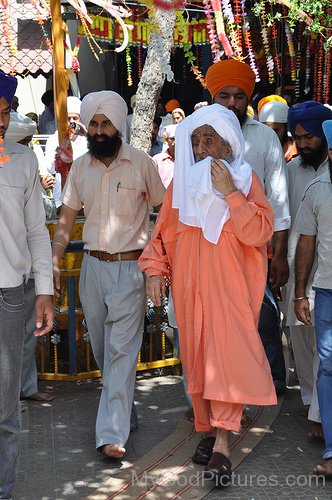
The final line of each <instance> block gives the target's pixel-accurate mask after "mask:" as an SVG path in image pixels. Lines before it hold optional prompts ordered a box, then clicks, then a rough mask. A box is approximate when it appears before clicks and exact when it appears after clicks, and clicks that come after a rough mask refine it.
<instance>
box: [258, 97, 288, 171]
mask: <svg viewBox="0 0 332 500" xmlns="http://www.w3.org/2000/svg"><path fill="white" fill-rule="evenodd" d="M269 97H273V96H267V97H265V98H264V99H261V100H260V101H259V103H258V110H259V111H258V118H259V121H260V122H261V123H264V125H267V126H268V127H270V128H272V130H274V131H275V133H276V134H277V136H278V137H279V141H280V144H281V146H282V150H283V152H284V156H285V161H286V163H288V162H289V161H290V160H292V159H293V158H295V157H296V156H297V155H298V151H297V148H296V143H295V141H294V139H292V137H290V136H289V135H288V126H287V116H288V109H289V107H288V104H286V102H282V101H271V100H270V101H265V100H266V99H268V98H269ZM276 97H278V96H276ZM264 101H265V102H264Z"/></svg>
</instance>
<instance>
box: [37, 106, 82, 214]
mask: <svg viewBox="0 0 332 500" xmlns="http://www.w3.org/2000/svg"><path fill="white" fill-rule="evenodd" d="M80 108H81V101H80V99H79V98H78V97H74V96H69V97H67V111H68V128H69V129H70V134H69V140H70V144H71V148H72V152H73V160H76V158H79V157H80V156H82V155H84V154H85V153H86V152H87V150H88V147H87V141H86V128H85V126H84V125H83V123H82V122H81V117H80ZM58 146H59V141H58V131H57V130H56V131H55V132H54V134H52V135H50V137H49V138H48V139H47V142H46V147H45V167H46V169H47V171H48V172H49V173H50V174H52V175H54V176H55V186H54V188H53V197H54V201H55V205H56V207H57V208H58V207H60V206H61V199H60V198H61V190H62V185H64V181H65V179H61V173H60V172H57V170H56V165H55V163H56V162H55V157H56V155H57V150H58Z"/></svg>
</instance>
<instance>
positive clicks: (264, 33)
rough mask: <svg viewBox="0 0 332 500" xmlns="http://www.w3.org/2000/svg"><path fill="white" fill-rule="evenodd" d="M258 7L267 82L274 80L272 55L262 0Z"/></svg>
mask: <svg viewBox="0 0 332 500" xmlns="http://www.w3.org/2000/svg"><path fill="white" fill-rule="evenodd" d="M260 8H261V11H260V22H261V35H262V40H263V46H264V52H265V58H266V65H267V72H268V76H269V83H273V82H274V81H275V77H274V62H273V57H272V55H271V51H270V45H269V36H268V31H267V14H266V10H265V3H264V0H261V2H260Z"/></svg>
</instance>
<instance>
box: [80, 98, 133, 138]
mask: <svg viewBox="0 0 332 500" xmlns="http://www.w3.org/2000/svg"><path fill="white" fill-rule="evenodd" d="M127 113H128V108H127V104H126V102H125V100H124V99H122V97H121V96H120V95H119V94H117V93H116V92H113V91H112V90H102V91H100V92H91V94H88V95H86V96H85V97H84V99H83V101H82V104H81V119H82V122H83V123H84V125H85V126H86V127H88V126H89V123H90V121H91V118H92V117H93V116H94V115H97V114H99V115H105V116H107V118H108V119H109V120H110V121H111V122H112V123H113V125H114V127H115V128H116V129H117V130H118V131H119V132H120V134H121V136H122V137H125V136H126V118H127Z"/></svg>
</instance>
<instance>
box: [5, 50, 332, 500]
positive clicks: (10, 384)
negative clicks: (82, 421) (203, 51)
mask: <svg viewBox="0 0 332 500" xmlns="http://www.w3.org/2000/svg"><path fill="white" fill-rule="evenodd" d="M206 83H207V88H208V90H209V92H210V94H211V104H208V102H206V101H204V102H200V103H197V104H196V105H195V108H194V109H193V112H192V113H191V114H189V115H188V116H187V117H186V115H185V113H184V111H183V110H182V108H181V104H180V102H179V101H178V100H176V99H171V100H170V101H168V102H167V103H166V105H165V107H164V106H163V104H162V102H159V103H158V106H157V109H156V115H155V117H154V120H153V127H152V130H151V149H150V155H148V154H147V153H145V152H143V151H140V150H138V149H136V148H134V147H133V146H131V145H130V144H129V141H130V133H131V122H132V114H131V115H130V114H128V107H127V104H126V102H125V101H124V99H123V98H122V97H121V96H120V95H119V94H117V93H116V92H113V91H110V90H104V91H100V92H91V93H89V94H87V95H86V96H85V97H84V98H83V99H82V101H81V100H80V99H78V98H77V97H73V96H69V97H68V100H67V108H68V136H67V137H66V141H67V143H68V144H70V146H71V148H67V147H66V145H65V144H60V145H59V144H58V140H57V132H56V128H55V121H54V102H53V100H52V99H53V96H52V95H50V94H47V95H46V96H45V98H44V100H45V111H44V113H43V115H44V116H43V118H42V120H41V122H42V123H43V126H45V127H46V125H47V127H48V128H47V133H48V134H49V138H48V141H47V144H46V151H45V153H44V152H43V151H40V146H39V145H38V144H37V143H36V142H34V141H33V140H32V141H31V139H32V137H33V136H34V135H35V134H36V123H35V122H34V121H33V120H31V118H29V117H23V116H22V115H20V114H19V113H18V112H17V110H15V109H13V99H14V96H15V91H16V86H17V80H16V78H14V77H12V76H7V75H5V74H4V73H1V72H0V138H1V140H2V143H1V147H2V150H3V154H2V156H0V192H1V200H0V228H1V233H0V248H1V252H2V256H3V258H2V260H1V265H0V378H1V384H0V498H6V499H9V498H11V493H12V490H13V487H14V484H15V480H16V476H17V468H18V451H19V439H20V412H21V407H20V395H21V398H32V399H37V400H41V401H43V400H46V401H47V400H50V399H51V397H52V396H51V395H49V394H45V393H39V392H38V388H37V372H36V366H35V359H34V351H35V339H36V336H38V335H44V334H46V333H48V332H49V331H51V329H52V326H53V319H54V312H53V306H52V295H53V294H55V295H59V293H60V268H59V263H60V259H61V257H62V256H63V254H64V252H65V249H66V247H67V245H68V242H69V240H70V237H71V232H72V229H73V226H74V224H75V220H76V217H77V214H78V213H79V212H81V211H82V210H83V212H84V216H85V223H84V229H83V235H82V239H83V242H84V258H83V262H82V268H81V273H80V284H79V293H80V300H81V304H82V307H83V310H84V315H85V318H86V323H87V327H88V330H89V335H90V339H91V344H92V349H93V354H94V357H95V360H96V362H97V364H98V367H99V369H100V371H101V374H102V391H101V397H100V401H99V407H98V413H97V419H96V449H97V450H99V451H100V452H101V453H102V454H104V455H105V456H107V457H110V458H115V459H117V458H121V457H123V455H124V454H125V453H126V448H125V446H126V441H127V440H128V436H129V433H130V431H131V430H133V428H135V426H136V425H137V422H136V421H135V420H136V419H135V417H136V410H135V406H134V402H133V396H134V387H135V375H136V363H137V355H138V352H139V350H140V347H141V343H142V335H143V327H144V313H145V301H146V294H147V296H148V297H149V298H150V299H151V300H152V301H153V302H154V304H155V305H156V306H160V305H161V300H162V297H163V296H165V295H169V299H171V297H172V300H170V309H171V307H172V308H173V307H174V311H173V313H175V314H173V316H174V320H172V325H173V323H175V325H174V326H176V328H177V331H178V335H179V342H180V355H181V362H182V366H183V376H184V378H185V381H186V385H185V386H186V389H187V392H188V395H189V396H190V400H191V403H192V408H193V415H194V425H195V429H196V431H197V432H203V433H205V435H204V437H203V438H202V439H201V441H200V442H199V444H198V446H197V449H196V450H195V452H194V455H193V457H192V459H193V461H194V462H196V463H198V464H202V465H204V467H205V468H204V477H205V478H206V479H211V480H214V481H217V483H219V484H220V485H226V484H227V483H228V482H229V480H230V477H231V473H232V464H231V456H230V448H229V436H230V432H232V431H239V430H240V428H241V425H243V424H244V422H245V420H246V415H245V414H244V412H243V408H244V405H245V404H252V405H265V406H268V405H274V404H276V402H277V397H278V396H280V395H282V394H284V393H285V392H286V369H285V361H284V355H283V347H282V340H281V334H282V332H284V333H285V334H286V336H287V337H288V338H289V339H290V344H291V348H292V351H293V354H294V359H295V365H296V370H297V376H298V379H299V384H300V389H301V397H302V401H303V410H302V412H303V414H304V415H305V416H307V417H308V419H309V420H310V421H311V422H312V427H311V429H310V437H312V438H315V439H321V440H323V441H324V442H325V451H324V454H323V458H324V462H323V463H322V464H318V465H317V466H316V468H315V472H316V473H317V474H323V475H325V476H332V427H331V423H332V387H331V381H332V343H331V338H332V337H331V328H332V313H331V311H332V307H331V306H332V304H331V302H332V276H331V268H330V263H331V259H332V254H331V248H332V245H331V243H332V241H331V240H332V234H331V224H330V218H329V217H330V215H331V214H332V205H331V203H332V201H331V199H332V198H331V190H332V111H331V109H330V108H329V107H327V106H324V105H323V104H321V103H319V102H316V101H312V100H311V101H306V102H302V103H298V104H296V105H293V106H289V104H288V103H287V101H286V100H285V99H284V98H283V97H281V96H279V95H275V94H271V95H269V96H267V97H264V98H263V99H261V100H260V101H259V102H258V105H257V109H253V108H251V107H250V103H251V98H252V95H253V92H254V88H255V74H254V73H253V71H252V70H251V68H250V66H249V65H247V64H246V63H244V62H240V61H236V60H223V61H219V62H217V63H215V64H213V65H212V66H211V67H210V68H209V69H208V71H207V74H206ZM135 104H136V99H135V96H133V97H132V99H131V107H132V109H133V111H134V108H135ZM15 106H16V109H17V106H18V101H17V102H14V107H15ZM53 121H54V124H53ZM45 124H46V125H45ZM45 130H46V128H45ZM68 144H67V145H68ZM27 146H29V147H27ZM38 146H39V147H38ZM68 151H71V154H68ZM4 152H5V153H4ZM5 159H6V161H5ZM43 201H44V203H43ZM50 207H51V208H50ZM152 207H153V209H154V210H155V211H157V212H159V215H158V218H157V221H156V223H155V226H154V228H153V232H152V235H150V234H149V233H150V222H149V212H150V209H151V208H152ZM57 212H58V213H59V215H58V221H57V227H56V232H55V234H54V238H53V241H52V247H51V244H50V239H49V235H48V232H47V229H46V227H45V217H46V216H48V217H53V216H54V215H55V214H56V213H57ZM169 312H170V313H171V311H169ZM281 313H282V314H281Z"/></svg>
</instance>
